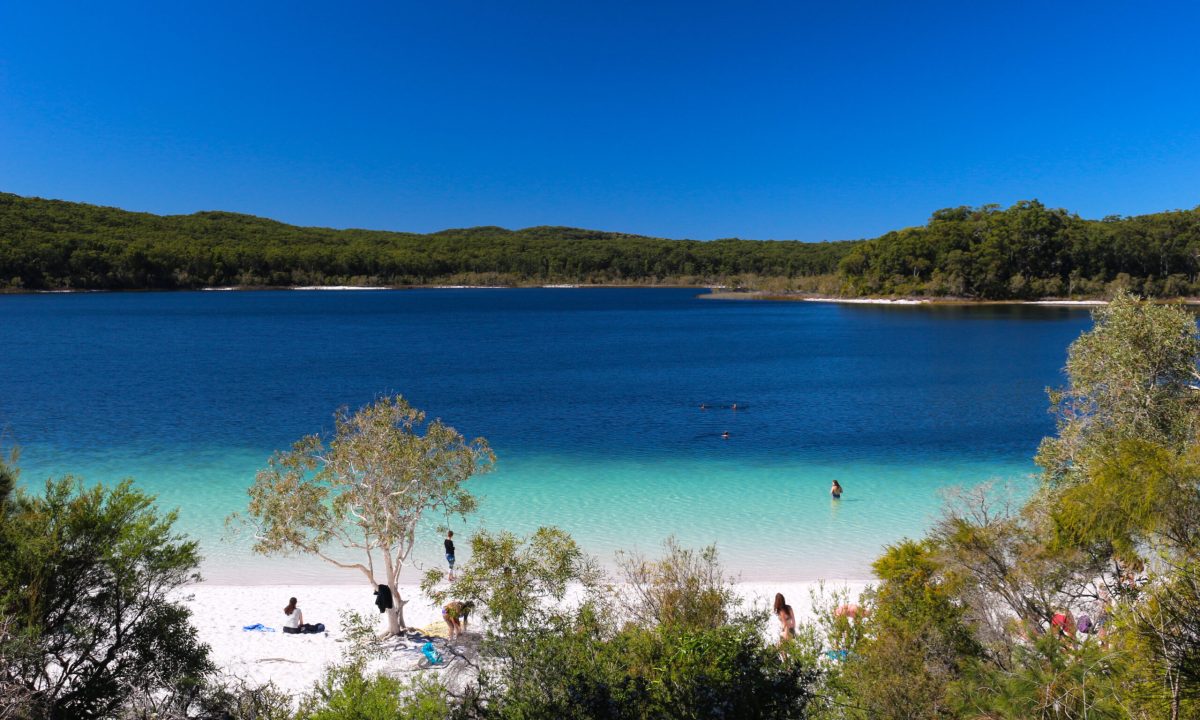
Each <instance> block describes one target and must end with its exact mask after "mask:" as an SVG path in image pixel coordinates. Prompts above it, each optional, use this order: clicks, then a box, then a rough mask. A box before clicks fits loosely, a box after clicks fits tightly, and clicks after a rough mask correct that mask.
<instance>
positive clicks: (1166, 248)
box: [839, 200, 1200, 300]
mask: <svg viewBox="0 0 1200 720" xmlns="http://www.w3.org/2000/svg"><path fill="white" fill-rule="evenodd" d="M839 270H840V273H841V275H842V276H843V278H844V280H845V283H846V285H847V289H848V290H849V291H850V292H853V293H856V294H869V295H880V294H883V295H886V294H899V295H930V296H945V295H950V296H957V297H968V298H979V299H993V300H1003V299H1024V298H1039V297H1075V296H1080V295H1082V296H1091V297H1095V296H1104V295H1108V294H1111V293H1113V292H1116V291H1118V290H1125V291H1129V292H1137V293H1141V294H1143V295H1147V296H1152V297H1179V296H1181V295H1189V294H1193V293H1195V292H1196V289H1197V280H1198V279H1200V278H1198V277H1197V276H1198V275H1200V210H1181V211H1176V212H1166V213H1158V214H1154V215H1142V216H1139V217H1130V218H1108V219H1105V220H1103V221H1094V220H1083V219H1081V218H1080V217H1079V216H1078V215H1073V214H1070V213H1068V212H1067V211H1065V210H1054V209H1050V208H1047V207H1045V206H1044V205H1042V204H1041V203H1039V202H1037V201H1036V200H1035V201H1024V202H1019V203H1016V204H1015V205H1013V206H1012V207H1010V208H1008V209H1006V210H1002V209H1000V207H999V206H997V205H984V206H982V207H978V208H971V207H959V208H949V209H946V210H939V211H937V212H935V213H934V214H933V216H932V217H931V218H930V219H929V222H928V223H927V224H926V225H923V226H921V227H913V228H905V229H903V230H898V231H894V232H889V233H887V234H885V235H882V236H880V237H878V238H875V239H874V240H868V241H867V242H865V243H861V244H859V245H857V246H855V247H853V248H850V249H849V252H848V253H847V254H846V256H845V258H843V259H842V261H841V263H840V264H839Z"/></svg>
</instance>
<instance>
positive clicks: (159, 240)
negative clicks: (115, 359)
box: [0, 194, 851, 290]
mask: <svg viewBox="0 0 1200 720" xmlns="http://www.w3.org/2000/svg"><path fill="white" fill-rule="evenodd" d="M850 246H851V244H848V243H802V242H759V241H749V240H716V241H712V242H700V241H695V240H665V239H662V238H651V237H643V236H638V235H625V234H621V233H610V232H599V231H595V230H580V229H576V228H566V227H534V228H526V229H524V230H516V231H513V230H505V229H504V228H499V227H476V228H467V229H460V230H443V231H441V232H436V233H431V234H428V235H419V234H416V233H402V232H383V231H374V230H333V229H329V228H311V227H297V226H294V225H285V224H283V223H279V222H275V221H273V220H267V219H263V218H258V217H253V216H250V215H238V214H235V213H226V212H200V213H195V214H192V215H172V216H159V215H151V214H148V213H133V212H126V211H124V210H119V209H115V208H106V207H98V206H95V205H86V204H82V203H71V202H62V201H55V200H41V199H36V198H24V197H19V196H17V195H8V194H0V286H7V287H9V288H17V289H28V290H48V289H67V288H78V289H114V290H116V289H121V290H134V289H183V288H197V287H209V286H226V285H239V286H303V285H343V284H346V285H425V284H440V283H445V284H464V285H520V284H539V283H598V284H622V283H631V284H633V283H636V284H653V283H667V282H674V283H679V284H697V285H699V284H704V283H706V282H709V281H710V280H711V279H713V278H724V277H733V276H743V275H745V276H750V275H760V276H772V277H785V278H791V277H811V276H818V275H825V274H829V273H833V272H835V271H836V269H837V264H838V262H839V261H840V260H841V259H842V258H843V257H844V256H845V254H846V252H847V250H849V248H850Z"/></svg>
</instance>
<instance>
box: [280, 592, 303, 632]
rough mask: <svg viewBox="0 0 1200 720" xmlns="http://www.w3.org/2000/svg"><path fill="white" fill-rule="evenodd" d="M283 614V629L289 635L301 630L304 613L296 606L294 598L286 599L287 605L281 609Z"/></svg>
mask: <svg viewBox="0 0 1200 720" xmlns="http://www.w3.org/2000/svg"><path fill="white" fill-rule="evenodd" d="M283 614H284V615H287V620H285V621H284V623H283V631H284V632H285V633H288V634H290V635H294V634H296V633H299V632H301V631H302V630H301V629H302V628H303V627H304V614H303V613H301V612H300V608H299V607H297V606H296V598H290V599H289V600H288V604H287V607H285V608H284V609H283Z"/></svg>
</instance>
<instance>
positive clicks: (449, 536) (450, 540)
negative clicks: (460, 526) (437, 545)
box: [443, 530, 454, 581]
mask: <svg viewBox="0 0 1200 720" xmlns="http://www.w3.org/2000/svg"><path fill="white" fill-rule="evenodd" d="M443 544H444V545H445V546H446V562H447V563H448V564H449V565H450V580H451V581H453V580H454V531H453V530H450V531H448V532H447V533H446V541H445V543H443Z"/></svg>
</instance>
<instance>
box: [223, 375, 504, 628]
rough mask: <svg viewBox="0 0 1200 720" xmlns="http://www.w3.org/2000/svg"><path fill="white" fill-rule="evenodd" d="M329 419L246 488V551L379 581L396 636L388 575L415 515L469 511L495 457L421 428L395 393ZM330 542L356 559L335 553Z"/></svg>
mask: <svg viewBox="0 0 1200 720" xmlns="http://www.w3.org/2000/svg"><path fill="white" fill-rule="evenodd" d="M334 421H335V427H334V432H333V436H332V437H330V438H325V437H322V436H320V435H309V436H307V437H304V438H301V439H300V440H298V441H297V442H296V443H295V445H293V446H292V449H291V450H289V451H286V452H280V453H276V454H275V455H274V456H272V458H271V461H270V464H269V465H268V467H267V468H265V469H263V470H260V471H259V472H258V475H257V476H256V477H255V479H254V484H253V485H252V486H251V487H250V490H249V495H250V504H249V508H248V513H247V515H248V518H245V520H246V522H248V523H249V524H250V525H251V526H252V527H253V528H254V531H255V543H254V551H255V552H258V553H262V554H268V555H270V554H282V555H288V554H296V553H301V554H309V555H315V556H317V557H319V558H321V559H323V560H325V561H326V562H329V563H331V564H333V565H336V566H338V567H342V568H346V569H351V570H358V571H359V572H361V573H362V574H363V576H364V577H365V578H366V580H367V581H368V582H369V583H370V584H371V586H372V587H374V586H376V585H378V584H382V583H381V582H380V581H381V580H382V581H385V582H386V584H387V585H388V586H389V587H390V588H391V591H392V597H393V599H394V600H395V601H396V604H397V607H396V608H393V609H391V610H389V611H388V624H389V631H390V632H392V633H395V632H398V631H399V629H400V627H401V626H403V624H404V615H403V605H404V602H405V601H404V600H403V599H402V598H401V596H400V593H399V590H398V588H397V584H396V583H397V578H398V576H399V574H400V570H401V568H402V567H403V565H404V563H405V562H406V561H407V559H408V555H409V553H410V552H412V549H413V543H414V534H415V532H416V528H417V524H418V523H419V522H420V520H421V517H422V515H423V514H424V513H425V512H428V511H433V512H442V513H446V514H460V515H462V514H465V513H468V512H470V511H472V510H474V508H475V498H474V497H473V496H472V495H471V494H470V493H469V492H467V489H466V488H465V487H464V483H465V482H466V481H467V480H468V479H469V478H471V477H473V476H475V475H479V474H482V473H485V472H488V471H489V470H490V469H491V467H492V463H493V462H494V461H495V456H494V455H493V454H492V451H491V449H490V448H489V447H488V445H487V441H486V440H484V439H482V438H476V439H475V440H472V441H470V442H468V441H466V440H465V439H464V438H463V436H462V435H460V434H459V433H458V431H456V430H455V429H454V428H452V427H450V426H449V425H446V424H445V423H443V422H442V421H441V420H434V421H432V422H429V423H426V422H425V413H423V412H421V411H420V410H417V409H416V408H413V407H412V406H410V405H409V404H408V402H407V401H406V400H405V399H404V398H402V397H400V396H398V395H397V396H395V397H389V398H382V399H380V400H378V401H376V402H375V403H372V404H370V405H367V406H365V407H363V408H361V409H359V410H358V411H357V412H355V413H353V414H351V413H350V412H349V410H347V409H345V408H343V409H342V410H339V411H338V413H337V414H336V415H335V416H334ZM231 519H234V518H231ZM333 545H336V546H338V547H340V548H342V549H343V550H345V551H348V552H354V553H357V554H358V557H359V558H362V559H361V560H359V561H357V562H353V561H350V560H347V559H346V558H345V557H344V556H342V555H336V554H334V553H332V552H330V546H333ZM377 569H382V571H383V572H384V575H383V576H381V577H379V576H376V571H377Z"/></svg>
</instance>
